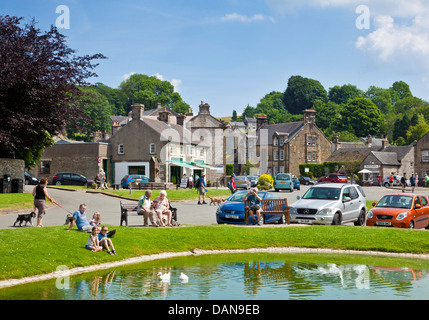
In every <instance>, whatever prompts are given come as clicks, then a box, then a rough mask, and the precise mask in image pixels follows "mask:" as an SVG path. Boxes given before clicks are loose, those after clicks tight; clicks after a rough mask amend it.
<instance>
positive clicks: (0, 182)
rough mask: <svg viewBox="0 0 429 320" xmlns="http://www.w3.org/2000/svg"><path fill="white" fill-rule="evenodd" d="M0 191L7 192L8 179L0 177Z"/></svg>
mask: <svg viewBox="0 0 429 320" xmlns="http://www.w3.org/2000/svg"><path fill="white" fill-rule="evenodd" d="M0 193H9V181H8V180H7V179H0Z"/></svg>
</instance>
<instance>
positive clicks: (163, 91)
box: [119, 73, 189, 113]
mask: <svg viewBox="0 0 429 320" xmlns="http://www.w3.org/2000/svg"><path fill="white" fill-rule="evenodd" d="M119 86H120V88H121V90H122V92H123V93H124V94H125V96H126V97H128V102H127V104H126V112H127V113H128V112H129V111H130V110H131V105H132V104H133V103H142V104H144V106H145V109H146V110H152V109H155V108H156V107H157V104H158V103H161V105H162V106H168V107H170V108H172V109H173V110H174V109H175V107H176V108H177V109H180V110H182V109H185V108H184V103H185V102H183V101H182V97H181V96H180V94H179V93H177V92H175V91H174V86H173V85H172V84H171V83H170V82H169V81H163V80H160V79H158V78H157V77H155V76H147V75H144V74H138V73H136V74H133V75H132V76H130V77H129V78H128V79H127V80H125V81H123V82H122V83H121V84H120V85H119ZM187 106H188V109H189V105H187Z"/></svg>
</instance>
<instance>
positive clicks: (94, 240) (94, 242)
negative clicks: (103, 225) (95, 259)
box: [85, 227, 103, 252]
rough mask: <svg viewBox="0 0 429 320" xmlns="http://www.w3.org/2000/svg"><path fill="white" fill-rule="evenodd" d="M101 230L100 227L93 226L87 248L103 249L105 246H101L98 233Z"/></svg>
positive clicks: (92, 249) (93, 249) (94, 250)
mask: <svg viewBox="0 0 429 320" xmlns="http://www.w3.org/2000/svg"><path fill="white" fill-rule="evenodd" d="M99 232H100V228H99V227H92V230H91V234H90V235H89V237H88V241H87V242H86V245H85V248H86V249H88V250H91V251H92V252H96V251H102V250H103V248H102V247H100V245H99V242H98V233H99Z"/></svg>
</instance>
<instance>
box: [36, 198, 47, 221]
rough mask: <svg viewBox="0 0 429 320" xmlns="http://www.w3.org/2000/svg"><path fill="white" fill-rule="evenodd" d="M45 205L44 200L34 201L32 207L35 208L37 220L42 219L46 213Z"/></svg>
mask: <svg viewBox="0 0 429 320" xmlns="http://www.w3.org/2000/svg"><path fill="white" fill-rule="evenodd" d="M45 203H46V202H45V200H44V199H34V206H35V207H36V208H37V211H38V214H37V217H38V218H43V216H44V215H45V213H46V211H45Z"/></svg>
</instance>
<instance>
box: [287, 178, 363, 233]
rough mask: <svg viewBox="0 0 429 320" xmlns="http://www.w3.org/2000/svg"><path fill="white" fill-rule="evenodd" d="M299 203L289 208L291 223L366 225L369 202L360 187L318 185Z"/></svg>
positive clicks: (340, 184) (299, 199)
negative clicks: (352, 223) (350, 223)
mask: <svg viewBox="0 0 429 320" xmlns="http://www.w3.org/2000/svg"><path fill="white" fill-rule="evenodd" d="M297 199H298V201H297V202H295V203H293V204H292V205H291V206H290V217H291V222H297V223H305V224H325V225H328V224H332V225H340V224H343V223H348V222H354V224H355V225H359V226H363V225H365V220H366V198H365V194H364V192H363V190H362V188H361V187H360V186H359V185H351V184H344V183H327V184H316V185H314V186H312V187H311V188H310V189H308V190H307V192H306V193H305V194H304V196H303V197H302V198H300V197H299V196H298V197H297Z"/></svg>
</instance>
